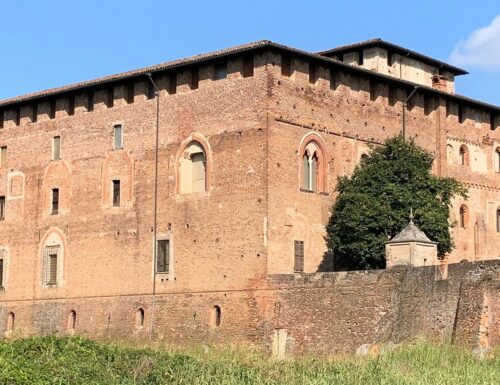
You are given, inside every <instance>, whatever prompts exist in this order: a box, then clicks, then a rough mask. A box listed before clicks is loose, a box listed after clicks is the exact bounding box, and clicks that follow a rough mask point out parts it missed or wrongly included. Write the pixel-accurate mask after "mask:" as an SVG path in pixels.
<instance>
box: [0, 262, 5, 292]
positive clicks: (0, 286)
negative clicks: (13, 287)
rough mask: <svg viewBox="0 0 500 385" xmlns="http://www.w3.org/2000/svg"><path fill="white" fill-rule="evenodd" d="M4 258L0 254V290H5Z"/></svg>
mask: <svg viewBox="0 0 500 385" xmlns="http://www.w3.org/2000/svg"><path fill="white" fill-rule="evenodd" d="M3 276H4V258H3V255H2V254H0V289H3V288H4V284H5V283H4V278H3Z"/></svg>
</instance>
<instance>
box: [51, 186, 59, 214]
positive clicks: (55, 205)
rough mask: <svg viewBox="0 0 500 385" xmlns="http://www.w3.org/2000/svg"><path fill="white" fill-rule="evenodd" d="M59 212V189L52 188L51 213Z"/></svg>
mask: <svg viewBox="0 0 500 385" xmlns="http://www.w3.org/2000/svg"><path fill="white" fill-rule="evenodd" d="M58 213H59V189H58V188H54V189H52V215H57V214H58Z"/></svg>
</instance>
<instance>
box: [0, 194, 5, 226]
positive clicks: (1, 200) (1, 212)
mask: <svg viewBox="0 0 500 385" xmlns="http://www.w3.org/2000/svg"><path fill="white" fill-rule="evenodd" d="M3 220H5V197H0V221H3Z"/></svg>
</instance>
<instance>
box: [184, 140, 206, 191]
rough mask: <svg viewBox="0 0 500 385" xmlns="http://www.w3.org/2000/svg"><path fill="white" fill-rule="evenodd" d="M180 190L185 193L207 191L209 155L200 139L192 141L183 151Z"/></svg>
mask: <svg viewBox="0 0 500 385" xmlns="http://www.w3.org/2000/svg"><path fill="white" fill-rule="evenodd" d="M179 177H180V192H181V193H183V194H190V193H198V192H204V191H207V187H208V186H207V156H206V153H205V149H204V148H203V146H202V145H201V143H199V142H198V141H192V142H190V143H189V144H188V145H187V146H186V149H185V150H184V151H183V154H182V158H181V159H180V165H179Z"/></svg>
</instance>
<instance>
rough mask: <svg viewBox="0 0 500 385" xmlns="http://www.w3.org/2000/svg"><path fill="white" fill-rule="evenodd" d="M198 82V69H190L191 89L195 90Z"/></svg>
mask: <svg viewBox="0 0 500 385" xmlns="http://www.w3.org/2000/svg"><path fill="white" fill-rule="evenodd" d="M199 82H200V70H199V69H198V68H193V69H192V70H191V89H192V90H197V89H198V85H199Z"/></svg>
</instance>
